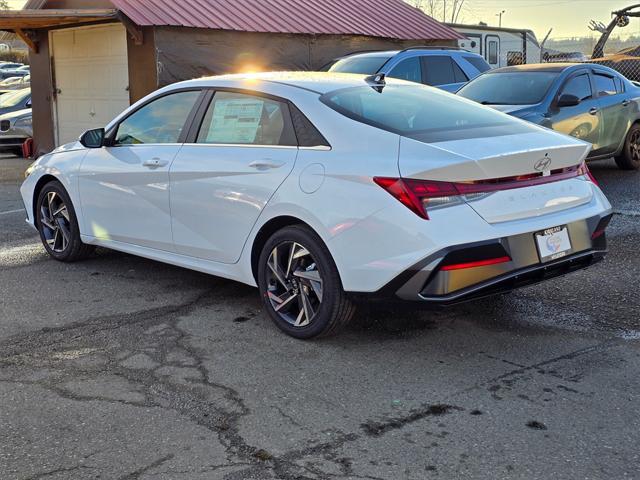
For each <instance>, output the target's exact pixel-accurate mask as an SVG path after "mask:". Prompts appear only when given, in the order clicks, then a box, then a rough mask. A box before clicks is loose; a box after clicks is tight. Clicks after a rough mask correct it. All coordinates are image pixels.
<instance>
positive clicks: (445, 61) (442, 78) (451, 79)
mask: <svg viewBox="0 0 640 480" xmlns="http://www.w3.org/2000/svg"><path fill="white" fill-rule="evenodd" d="M422 64H423V68H424V72H425V75H424V78H425V83H426V84H427V85H447V84H449V83H458V82H464V81H466V80H456V71H455V70H454V65H455V62H454V61H453V60H451V57H446V56H442V55H428V56H424V57H422ZM455 66H456V67H457V68H458V70H460V67H458V66H457V65H455ZM460 73H462V72H460ZM462 75H464V73H462ZM458 78H460V77H458Z"/></svg>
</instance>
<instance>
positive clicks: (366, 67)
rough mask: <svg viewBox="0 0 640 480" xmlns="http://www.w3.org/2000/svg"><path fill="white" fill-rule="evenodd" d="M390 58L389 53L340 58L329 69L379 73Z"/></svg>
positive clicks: (370, 73)
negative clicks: (385, 54)
mask: <svg viewBox="0 0 640 480" xmlns="http://www.w3.org/2000/svg"><path fill="white" fill-rule="evenodd" d="M390 58H391V57H390V56H388V55H387V56H383V55H380V56H375V57H371V56H366V57H365V56H363V57H349V58H343V59H342V60H338V61H337V62H336V63H334V64H333V65H332V67H331V68H330V69H329V71H330V72H340V73H360V74H363V75H373V74H374V73H377V72H378V70H380V68H382V66H383V65H384V64H385V63H387V60H389V59H390Z"/></svg>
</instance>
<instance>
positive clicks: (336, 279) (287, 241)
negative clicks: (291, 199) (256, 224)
mask: <svg viewBox="0 0 640 480" xmlns="http://www.w3.org/2000/svg"><path fill="white" fill-rule="evenodd" d="M275 249H278V252H282V251H284V252H285V253H286V252H289V253H288V255H286V256H284V257H285V258H283V263H281V265H282V267H283V268H282V270H280V275H279V277H281V278H282V279H283V280H285V282H281V281H278V280H277V277H278V275H276V274H275V273H274V271H273V268H272V267H270V266H269V262H271V265H273V264H274V263H275V264H278V262H279V259H280V257H282V256H283V255H281V253H276V256H275V257H274V256H273V255H274V250H275ZM291 252H294V253H293V254H292V253H291ZM305 252H306V253H305ZM294 254H296V255H298V256H297V257H296V258H294ZM290 258H291V259H292V260H289V259H290ZM289 265H290V267H289ZM287 270H288V271H289V273H288V274H287ZM300 275H305V276H309V275H311V276H312V277H313V278H319V279H320V281H317V280H316V281H315V282H314V281H312V280H310V279H309V278H305V277H300ZM285 284H289V287H286V286H285ZM258 287H259V288H260V294H261V295H262V300H263V302H264V306H265V309H266V310H267V312H268V313H269V315H270V316H271V318H272V320H273V321H274V323H275V324H276V325H277V326H278V328H280V329H281V330H282V331H283V332H285V333H286V334H288V335H291V336H292V337H295V338H299V339H309V338H314V337H321V336H329V335H333V334H336V333H337V332H338V331H340V330H341V329H342V328H344V327H345V326H346V325H347V324H348V323H349V321H350V320H351V318H352V317H353V314H354V313H355V306H354V304H353V302H352V301H351V300H350V299H349V298H348V297H347V295H346V294H345V292H344V290H343V289H342V282H341V281H340V275H339V273H338V269H337V268H336V265H335V263H334V261H333V258H331V254H330V253H329V250H328V249H327V247H326V246H325V244H324V243H323V242H322V240H321V239H320V237H319V236H318V235H317V234H316V233H315V232H314V231H313V230H311V229H310V228H308V227H306V226H303V225H293V226H289V227H285V228H283V229H281V230H278V231H277V232H276V233H274V234H273V235H272V236H271V238H269V240H267V242H266V244H265V245H264V247H263V249H262V253H261V255H260V259H259V263H258ZM305 292H306V293H305ZM318 293H320V295H318ZM294 294H295V298H294ZM274 297H275V298H277V299H278V301H276V300H275V299H274ZM303 297H304V298H303ZM289 298H291V300H290V301H289ZM318 300H319V301H318ZM287 301H288V303H286V304H285V305H283V307H284V308H282V311H281V312H282V313H280V312H278V311H276V309H275V307H274V305H276V304H278V305H280V304H282V303H285V302H287ZM305 303H306V305H305ZM306 306H308V307H309V309H307V308H306ZM309 312H313V314H312V315H308V313H309ZM296 313H298V314H296ZM309 316H310V317H311V318H310V319H309V320H307V318H308V317H309ZM300 317H303V318H302V320H300ZM294 320H296V322H295V323H298V321H299V323H300V325H295V323H293V322H294ZM305 322H307V324H304V323H305Z"/></svg>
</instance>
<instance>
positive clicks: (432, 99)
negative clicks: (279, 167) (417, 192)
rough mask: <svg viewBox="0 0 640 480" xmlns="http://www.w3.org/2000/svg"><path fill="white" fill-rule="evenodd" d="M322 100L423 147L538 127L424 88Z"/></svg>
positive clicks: (354, 92)
mask: <svg viewBox="0 0 640 480" xmlns="http://www.w3.org/2000/svg"><path fill="white" fill-rule="evenodd" d="M320 100H321V101H322V102H323V103H325V104H326V105H328V106H329V107H331V108H332V109H334V110H335V111H337V112H338V113H341V114H343V115H345V116H347V117H349V118H351V119H353V120H356V121H358V122H361V123H365V124H367V125H371V126H374V127H377V128H381V129H383V130H386V131H389V132H393V133H397V134H399V135H402V136H405V137H409V138H413V139H415V140H419V141H421V142H426V143H433V142H444V141H449V140H460V139H467V138H479V137H493V136H501V135H515V134H518V133H527V132H531V131H534V129H535V128H536V127H533V126H529V125H528V124H526V123H524V122H522V121H519V120H516V119H513V118H511V117H509V116H507V115H505V114H503V113H500V112H497V111H495V110H493V109H491V108H488V107H483V106H481V105H478V104H475V103H473V102H470V101H468V100H464V99H461V98H457V97H456V96H455V95H451V94H449V93H446V92H443V91H441V90H438V89H436V88H432V87H426V86H423V85H415V86H413V85H406V86H405V85H387V86H385V87H384V88H382V92H379V88H374V87H371V86H362V87H352V88H346V89H341V90H336V91H333V92H329V93H326V94H324V95H323V96H322V97H320Z"/></svg>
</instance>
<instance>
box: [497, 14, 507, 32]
mask: <svg viewBox="0 0 640 480" xmlns="http://www.w3.org/2000/svg"><path fill="white" fill-rule="evenodd" d="M505 12H506V10H502V11H501V12H500V13H496V17H498V18H499V20H498V22H499V23H498V27H500V28H502V15H503V14H504V13H505Z"/></svg>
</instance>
